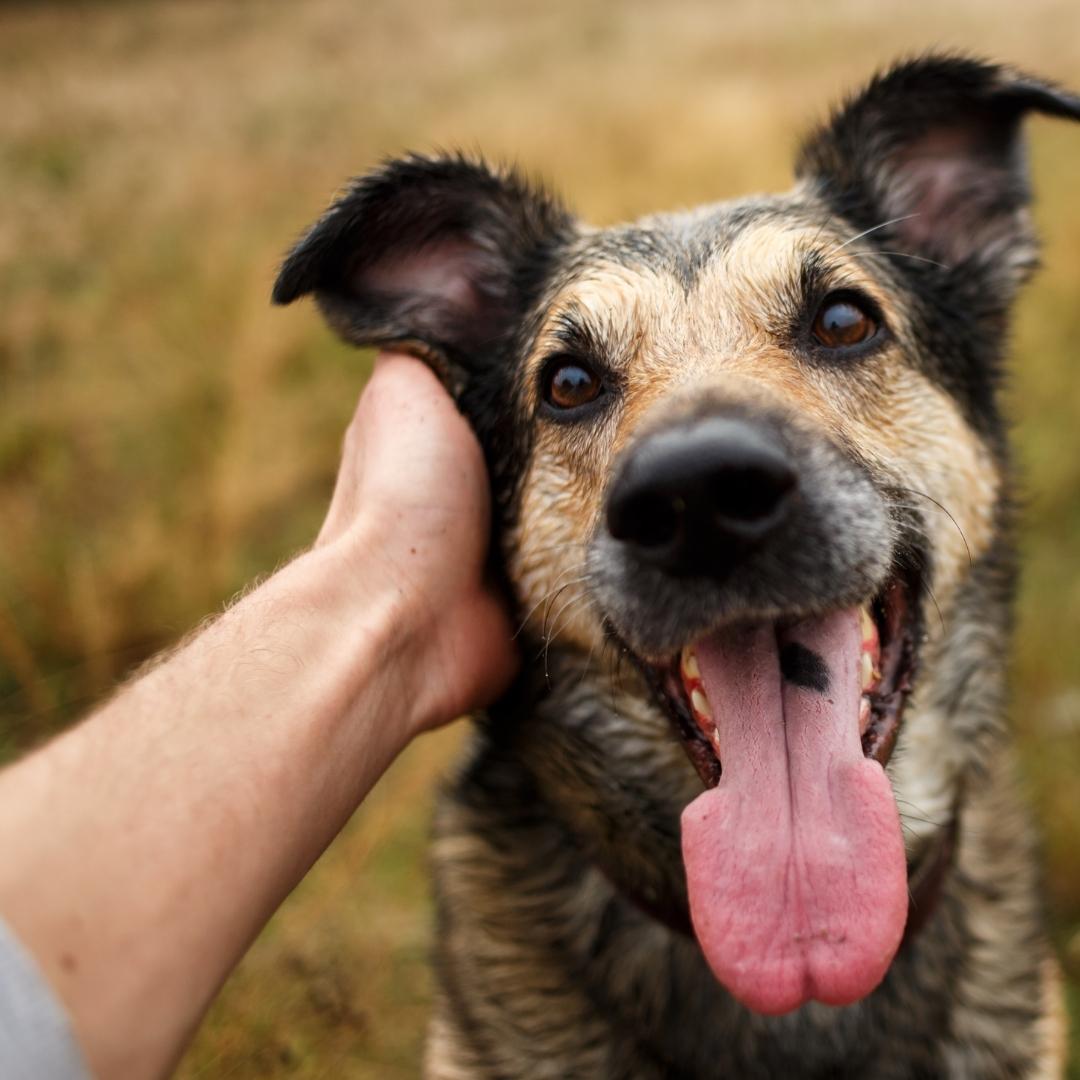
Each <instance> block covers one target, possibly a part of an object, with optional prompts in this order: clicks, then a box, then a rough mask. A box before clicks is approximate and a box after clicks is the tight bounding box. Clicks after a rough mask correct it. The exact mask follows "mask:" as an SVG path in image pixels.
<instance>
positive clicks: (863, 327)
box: [813, 297, 878, 349]
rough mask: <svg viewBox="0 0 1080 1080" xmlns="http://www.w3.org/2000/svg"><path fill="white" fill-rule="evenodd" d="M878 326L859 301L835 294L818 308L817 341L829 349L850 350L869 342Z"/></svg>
mask: <svg viewBox="0 0 1080 1080" xmlns="http://www.w3.org/2000/svg"><path fill="white" fill-rule="evenodd" d="M877 328H878V325H877V322H876V320H875V319H874V318H873V316H872V315H869V314H868V313H867V312H866V310H865V309H864V308H862V307H861V306H860V305H859V303H858V301H857V300H855V299H852V298H849V297H843V298H839V297H831V298H827V299H826V300H825V303H823V304H822V305H821V308H820V309H819V310H818V313H817V316H816V317H815V319H814V326H813V334H814V339H815V340H816V341H817V343H818V344H819V345H824V346H825V348H827V349H846V348H850V347H851V346H852V345H861V344H862V343H863V342H864V341H869V340H870V339H871V338H872V337H873V336H874V334H876V333H877Z"/></svg>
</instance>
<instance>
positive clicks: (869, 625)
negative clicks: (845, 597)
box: [859, 607, 878, 645]
mask: <svg viewBox="0 0 1080 1080" xmlns="http://www.w3.org/2000/svg"><path fill="white" fill-rule="evenodd" d="M859 624H860V625H861V626H862V639H863V644H864V645H869V644H871V643H872V642H876V641H877V636H878V632H877V626H876V625H875V623H874V617H873V615H871V614H870V609H869V608H865V607H863V608H859Z"/></svg>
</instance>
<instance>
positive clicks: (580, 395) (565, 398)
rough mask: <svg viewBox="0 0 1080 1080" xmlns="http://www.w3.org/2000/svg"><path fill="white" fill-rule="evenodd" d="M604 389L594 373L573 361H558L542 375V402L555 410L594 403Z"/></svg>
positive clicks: (575, 407)
mask: <svg viewBox="0 0 1080 1080" xmlns="http://www.w3.org/2000/svg"><path fill="white" fill-rule="evenodd" d="M603 390H604V387H603V384H602V383H601V382H600V379H599V378H598V377H597V376H596V373H595V372H593V371H591V370H590V369H589V368H588V367H586V366H585V365H584V364H581V363H578V362H576V361H573V360H559V361H556V362H555V363H553V364H550V365H549V366H548V369H547V371H546V372H545V374H544V400H545V401H546V402H547V403H548V404H549V405H553V406H554V407H555V408H556V409H577V408H579V407H580V406H582V405H588V404H589V402H590V401H595V400H596V399H597V398H598V397H599V396H600V395H601V393H603Z"/></svg>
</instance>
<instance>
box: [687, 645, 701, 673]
mask: <svg viewBox="0 0 1080 1080" xmlns="http://www.w3.org/2000/svg"><path fill="white" fill-rule="evenodd" d="M682 669H683V674H684V675H685V676H686V677H687V678H688V679H700V678H701V668H699V667H698V662H697V653H696V652H694V650H693V649H683V653H682Z"/></svg>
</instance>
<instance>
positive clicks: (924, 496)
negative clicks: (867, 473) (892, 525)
mask: <svg viewBox="0 0 1080 1080" xmlns="http://www.w3.org/2000/svg"><path fill="white" fill-rule="evenodd" d="M896 490H897V491H906V492H907V493H908V494H909V495H918V496H919V497H920V498H922V499H926V501H927V502H929V503H930V504H932V505H933V506H935V507H937V509H938V510H940V511H941V512H942V513H943V514H944V515H945V516H946V517H947V518H948V519H949V520H950V521H951V522H952V523H953V525H954V526H955V528H956V531H957V532H958V533H959V534H960V539H961V540H963V542H964V550H965V551H966V552H967V559H968V566H974V560H973V559H972V557H971V545H970V544H969V543H968V538H967V536H966V535H965V534H964V530H963V529H962V528H960V522H958V521H957V520H956V518H955V517H954V516H953V514H952V512H951V511H950V510H949V508H948V507H947V506H945V505H944V504H943V503H940V502H938V501H937V499H935V498H934V497H933V496H932V495H927V494H926V492H925V491H919V490H918V489H917V488H911V487H904V486H903V485H896ZM906 509H908V510H915V511H916V512H917V508H916V507H914V506H908V507H906Z"/></svg>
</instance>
